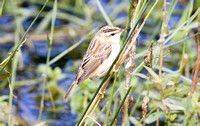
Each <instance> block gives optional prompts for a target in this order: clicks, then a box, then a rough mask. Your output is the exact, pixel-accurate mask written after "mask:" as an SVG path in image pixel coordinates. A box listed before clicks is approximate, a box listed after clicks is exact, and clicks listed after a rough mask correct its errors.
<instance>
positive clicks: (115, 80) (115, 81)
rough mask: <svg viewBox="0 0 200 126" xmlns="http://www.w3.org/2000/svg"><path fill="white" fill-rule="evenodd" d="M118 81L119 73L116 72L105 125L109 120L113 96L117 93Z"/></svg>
mask: <svg viewBox="0 0 200 126" xmlns="http://www.w3.org/2000/svg"><path fill="white" fill-rule="evenodd" d="M116 83H117V73H115V79H114V82H113V88H112V93H111V95H110V99H109V103H108V106H107V112H106V117H105V120H104V125H106V123H107V120H108V115H109V112H110V107H111V103H112V100H113V96H114V93H115V86H116Z"/></svg>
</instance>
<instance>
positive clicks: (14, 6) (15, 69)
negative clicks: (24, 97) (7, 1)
mask: <svg viewBox="0 0 200 126" xmlns="http://www.w3.org/2000/svg"><path fill="white" fill-rule="evenodd" d="M2 6H3V5H2ZM11 6H12V12H13V15H14V18H15V19H14V22H15V26H16V29H15V40H14V46H17V44H18V41H19V33H20V22H19V19H18V17H17V16H16V15H15V13H14V10H16V9H17V7H16V4H15V1H13V0H12V1H11ZM17 54H19V53H17ZM18 62H19V55H15V56H14V58H13V62H12V72H11V85H10V93H9V117H8V125H9V126H12V125H14V124H13V121H12V102H13V90H14V87H15V78H16V72H17V66H18Z"/></svg>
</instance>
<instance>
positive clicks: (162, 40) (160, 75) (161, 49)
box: [156, 0, 167, 126]
mask: <svg viewBox="0 0 200 126" xmlns="http://www.w3.org/2000/svg"><path fill="white" fill-rule="evenodd" d="M166 5H167V1H166V0H163V12H162V13H163V22H162V28H161V34H160V39H159V40H158V42H160V44H161V45H160V68H159V78H160V80H161V82H160V93H161V96H162V93H163V87H162V65H163V46H164V42H165V36H166V32H165V29H166V25H165V23H166V16H167V9H166ZM161 100H162V102H163V99H162V98H161ZM159 111H160V108H157V112H159ZM159 120H160V119H159V118H158V119H157V121H156V126H159Z"/></svg>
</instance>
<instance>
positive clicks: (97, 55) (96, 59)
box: [76, 42, 112, 84]
mask: <svg viewBox="0 0 200 126" xmlns="http://www.w3.org/2000/svg"><path fill="white" fill-rule="evenodd" d="M111 51H112V46H111V44H110V43H106V44H99V42H92V43H91V44H90V46H89V47H88V50H87V52H86V55H85V56H84V58H83V61H82V64H81V66H80V68H79V72H78V74H77V77H76V81H77V84H79V83H81V82H82V81H84V80H85V79H87V78H88V77H89V76H90V75H91V74H92V73H93V72H94V71H95V70H96V69H97V68H98V67H99V66H100V65H101V64H102V63H103V61H104V60H105V59H107V58H108V57H109V56H110V54H111Z"/></svg>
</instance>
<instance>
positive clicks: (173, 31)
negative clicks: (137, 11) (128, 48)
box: [0, 0, 200, 126]
mask: <svg viewBox="0 0 200 126" xmlns="http://www.w3.org/2000/svg"><path fill="white" fill-rule="evenodd" d="M5 1H6V2H5ZM55 1H56V2H55ZM55 1H53V0H49V1H48V3H47V5H46V7H45V8H44V10H43V11H42V13H41V14H40V16H39V18H38V19H37V20H36V21H35V22H34V25H33V26H32V27H31V29H30V31H29V33H28V35H27V36H26V37H27V40H26V42H25V43H24V44H23V46H22V47H21V48H20V49H19V50H18V51H17V53H16V55H15V57H14V58H13V59H12V60H11V61H10V62H9V64H8V65H7V66H6V67H5V69H4V71H3V72H1V73H0V125H2V126H3V125H23V126H27V125H66V126H68V125H75V124H76V122H77V121H78V119H79V118H80V116H81V115H82V114H83V112H84V110H85V109H86V107H87V105H88V103H89V101H90V100H91V98H92V96H93V95H94V92H95V91H96V89H97V86H98V84H99V83H100V81H101V79H97V80H95V84H96V85H95V84H94V83H93V82H92V81H90V80H86V81H84V82H83V83H82V84H80V85H79V86H78V87H77V88H76V90H75V91H74V92H73V94H72V95H71V97H70V100H69V101H68V102H67V103H64V102H63V96H64V95H65V93H66V90H67V89H68V88H69V86H70V85H71V83H72V82H73V80H74V78H75V76H76V73H77V70H78V67H79V65H80V63H81V59H82V57H83V56H84V54H85V52H86V49H87V47H88V44H89V42H90V41H91V39H92V38H93V36H94V34H95V33H96V32H97V30H98V29H99V28H101V27H102V26H105V25H108V24H107V22H106V19H105V17H104V16H103V15H102V12H100V10H99V5H98V1H100V3H101V5H102V7H103V9H104V11H105V12H106V13H107V15H108V17H109V18H110V20H111V23H112V24H113V25H114V26H119V27H121V28H125V26H126V22H127V18H128V11H129V7H130V3H131V1H130V0H71V1H69V0H58V1H57V0H55ZM4 2H5V7H3V6H1V7H2V8H1V9H3V13H2V15H1V17H0V62H3V61H4V60H5V59H6V57H8V56H9V53H10V52H13V50H14V48H15V47H16V45H17V44H18V43H19V41H20V39H21V38H22V36H23V35H24V33H25V31H26V30H27V29H28V27H29V26H30V25H31V23H32V21H33V20H34V18H35V17H36V15H37V14H38V13H39V11H40V9H41V8H42V6H43V5H44V4H45V1H44V0H40V1H38V0H3V1H1V2H0V4H1V5H3V3H4ZM136 3H137V2H134V4H135V5H134V6H136ZM153 3H154V1H151V2H150V5H149V6H148V8H147V11H146V12H145V14H147V12H148V11H149V10H150V8H151V6H152V5H153ZM199 9H200V1H199V0H194V1H193V0H192V1H188V0H175V1H172V0H167V21H166V22H167V23H166V29H165V32H166V40H167V41H166V43H165V44H164V50H163V55H164V58H163V66H162V68H163V69H162V72H163V75H162V86H163V87H162V90H161V89H160V86H159V85H158V80H159V79H160V78H159V76H158V71H159V54H160V48H159V46H160V43H159V42H157V41H158V39H159V38H160V34H161V27H162V20H163V1H159V2H158V5H157V6H156V7H155V9H154V10H153V11H152V13H151V15H150V17H149V19H148V20H147V22H146V24H145V25H144V28H143V29H142V31H141V32H140V35H139V37H138V42H137V50H136V55H135V57H134V64H135V66H136V68H137V67H138V66H139V65H140V64H141V63H142V62H143V57H144V56H145V54H146V52H147V50H148V47H149V46H150V44H151V42H152V41H153V42H154V45H153V54H154V59H153V67H152V68H148V67H145V68H142V67H141V71H140V72H139V73H135V74H132V79H131V85H132V86H133V89H132V90H131V93H130V96H129V106H128V110H129V111H128V120H127V123H126V125H142V124H144V125H146V124H147V125H156V120H158V119H159V118H160V119H159V120H158V121H157V125H158V122H160V123H159V125H174V126H175V125H191V126H193V125H199V124H200V93H199V92H200V81H199V78H198V79H197V81H198V83H197V86H196V89H195V90H196V91H195V92H194V94H193V97H190V91H191V87H192V82H193V80H192V79H193V75H194V71H195V68H196V66H197V65H198V64H197V63H198V62H200V61H199V60H200V59H198V58H197V55H199V54H198V53H197V49H198V48H200V47H198V46H197V45H198V44H199V41H200V40H199V39H200V37H199V38H198V36H199V33H200V12H199ZM145 14H144V15H145ZM53 17H56V18H55V19H54V18H53ZM143 18H144V17H142V19H143ZM52 22H53V23H52ZM140 23H141V22H140ZM52 24H53V25H52ZM51 42H52V45H51ZM48 51H49V52H50V53H48ZM63 52H64V53H63ZM48 54H49V58H50V59H49V61H48V60H47V59H48V58H47V57H48V56H47V55H48ZM56 57H57V59H56ZM195 64H196V65H195ZM0 67H2V64H1V65H0ZM124 67H125V64H122V65H121V67H120V70H119V72H118V74H117V75H115V78H114V76H113V78H112V79H111V81H110V85H109V86H108V87H107V90H106V92H105V96H104V98H103V99H102V100H101V101H100V103H99V105H98V106H97V108H96V109H95V112H94V113H93V116H92V118H93V119H94V120H96V121H97V122H99V123H100V124H101V125H103V124H105V122H106V121H105V117H106V112H107V111H108V113H109V116H108V121H107V122H106V124H109V122H110V120H112V118H113V116H114V113H116V111H117V108H118V106H119V104H120V102H121V100H122V98H123V97H124V95H125V93H126V89H125V88H126V86H125V85H126V75H127V73H126V72H125V69H124ZM198 75H199V74H198ZM114 81H116V84H113V82H114ZM44 83H45V84H46V85H45V86H44ZM113 86H115V87H114V88H113ZM11 89H12V91H11ZM43 89H45V90H43ZM113 89H114V94H112V93H113ZM43 91H44V92H43ZM111 96H113V97H112V99H113V100H112V102H111V107H110V109H109V110H108V109H107V108H108V104H109V100H110V97H111ZM12 97H13V100H11V99H12ZM41 98H43V99H44V105H43V107H41ZM147 99H149V100H147ZM145 100H146V101H148V102H147V108H146V109H147V112H146V114H147V115H146V116H145V118H143V115H144V113H143V112H144V110H143V109H142V105H143V104H144V101H145ZM41 108H42V109H43V111H41ZM157 108H160V110H159V111H158V109H157ZM122 111H123V109H122V110H121V112H120V114H119V115H118V119H117V121H116V123H115V124H116V125H122V123H123V122H122V119H121V118H122V117H123V115H122ZM40 112H41V114H39V113H40ZM123 124H124V123H123ZM88 125H97V124H95V122H94V121H93V120H92V119H91V120H89V122H88Z"/></svg>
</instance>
